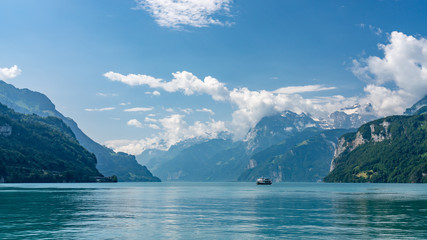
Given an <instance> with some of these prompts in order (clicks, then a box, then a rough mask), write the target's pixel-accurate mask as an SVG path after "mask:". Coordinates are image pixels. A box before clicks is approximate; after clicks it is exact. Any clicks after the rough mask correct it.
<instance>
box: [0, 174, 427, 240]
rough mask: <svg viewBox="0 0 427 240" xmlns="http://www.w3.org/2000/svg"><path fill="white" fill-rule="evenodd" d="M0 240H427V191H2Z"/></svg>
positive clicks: (157, 186)
mask: <svg viewBox="0 0 427 240" xmlns="http://www.w3.org/2000/svg"><path fill="white" fill-rule="evenodd" d="M0 203H1V204H0V239H278V238H286V239H373V238H375V239H427V185H422V184H328V183H273V185H271V186H257V185H256V184H255V183H240V182H232V183H189V182H162V183H83V184H80V183H76V184H73V183H69V184H0Z"/></svg>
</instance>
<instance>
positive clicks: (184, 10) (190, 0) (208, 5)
mask: <svg viewBox="0 0 427 240" xmlns="http://www.w3.org/2000/svg"><path fill="white" fill-rule="evenodd" d="M231 3H232V0H137V1H136V4H137V7H136V8H135V9H143V10H146V11H147V12H149V13H150V14H151V15H152V16H153V17H154V19H155V21H156V22H157V24H159V25H160V26H162V27H168V28H173V29H181V28H182V27H183V26H192V27H198V28H201V27H207V26H209V25H220V26H224V25H229V23H228V22H224V21H222V20H220V19H218V18H217V17H218V15H224V14H225V15H227V14H228V13H229V12H230V7H231Z"/></svg>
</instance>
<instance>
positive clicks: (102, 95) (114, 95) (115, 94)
mask: <svg viewBox="0 0 427 240" xmlns="http://www.w3.org/2000/svg"><path fill="white" fill-rule="evenodd" d="M96 96H99V97H117V96H118V94H117V93H101V92H99V93H96Z"/></svg>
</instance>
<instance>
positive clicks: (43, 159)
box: [0, 104, 103, 182]
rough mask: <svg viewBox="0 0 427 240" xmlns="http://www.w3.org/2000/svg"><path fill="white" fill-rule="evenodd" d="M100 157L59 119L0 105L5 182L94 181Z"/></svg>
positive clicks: (0, 162) (0, 166)
mask: <svg viewBox="0 0 427 240" xmlns="http://www.w3.org/2000/svg"><path fill="white" fill-rule="evenodd" d="M100 177H103V176H102V175H101V174H100V173H99V172H98V170H97V169H96V157H95V155H93V154H92V153H90V152H88V151H87V150H86V149H85V148H83V147H82V146H81V145H80V144H79V143H78V141H77V140H76V138H75V135H74V133H73V132H72V131H71V129H70V128H69V127H68V126H67V125H66V124H65V123H64V122H63V121H62V120H61V119H59V118H56V117H39V116H37V115H26V114H20V113H16V112H15V111H13V110H12V109H9V108H8V107H6V106H5V105H3V104H0V181H1V182H94V181H95V180H96V178H100Z"/></svg>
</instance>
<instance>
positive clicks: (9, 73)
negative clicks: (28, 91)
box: [0, 65, 22, 80]
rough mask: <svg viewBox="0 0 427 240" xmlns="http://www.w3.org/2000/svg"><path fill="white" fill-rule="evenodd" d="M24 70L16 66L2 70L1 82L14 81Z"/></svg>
mask: <svg viewBox="0 0 427 240" xmlns="http://www.w3.org/2000/svg"><path fill="white" fill-rule="evenodd" d="M21 72H22V70H21V69H19V68H18V66H16V65H14V66H13V67H10V68H0V80H6V79H12V78H15V77H17V76H18V75H19V74H21Z"/></svg>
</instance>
